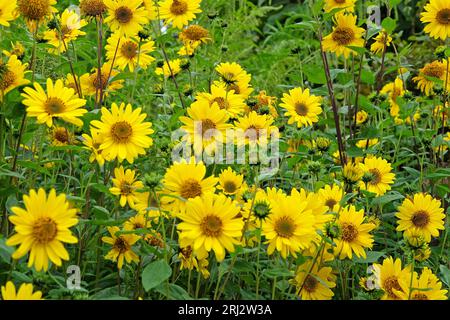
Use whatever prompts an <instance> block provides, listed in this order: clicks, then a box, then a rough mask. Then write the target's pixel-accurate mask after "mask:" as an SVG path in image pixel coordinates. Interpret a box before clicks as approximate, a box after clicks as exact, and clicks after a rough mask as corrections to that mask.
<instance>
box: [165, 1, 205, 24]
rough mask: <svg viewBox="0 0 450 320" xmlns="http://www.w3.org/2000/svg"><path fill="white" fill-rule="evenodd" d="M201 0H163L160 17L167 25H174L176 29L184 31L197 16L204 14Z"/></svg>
mask: <svg viewBox="0 0 450 320" xmlns="http://www.w3.org/2000/svg"><path fill="white" fill-rule="evenodd" d="M200 2H201V0H163V1H160V2H159V17H160V19H163V20H165V24H166V25H168V24H170V23H172V25H173V26H174V27H175V28H178V29H182V28H183V26H186V25H188V24H189V21H191V20H193V19H195V14H196V13H200V12H202V10H201V9H200Z"/></svg>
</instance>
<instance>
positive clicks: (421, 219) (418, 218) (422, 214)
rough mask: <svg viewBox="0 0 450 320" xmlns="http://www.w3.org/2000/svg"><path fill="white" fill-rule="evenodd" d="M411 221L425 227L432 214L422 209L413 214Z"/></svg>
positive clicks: (417, 225)
mask: <svg viewBox="0 0 450 320" xmlns="http://www.w3.org/2000/svg"><path fill="white" fill-rule="evenodd" d="M411 221H412V223H413V224H414V225H415V226H416V227H418V228H423V227H425V226H426V225H427V224H428V223H429V222H430V215H429V214H428V212H426V211H423V210H420V211H417V212H415V213H414V214H413V216H412V219H411Z"/></svg>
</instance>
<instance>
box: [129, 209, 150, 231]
mask: <svg viewBox="0 0 450 320" xmlns="http://www.w3.org/2000/svg"><path fill="white" fill-rule="evenodd" d="M150 227H151V219H150V218H149V217H147V215H146V214H144V213H137V214H136V215H134V216H132V217H131V218H129V219H128V220H127V221H125V222H124V223H123V229H124V230H127V231H132V230H136V229H145V228H150Z"/></svg>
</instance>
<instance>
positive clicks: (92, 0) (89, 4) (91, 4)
mask: <svg viewBox="0 0 450 320" xmlns="http://www.w3.org/2000/svg"><path fill="white" fill-rule="evenodd" d="M80 10H81V13H82V14H84V15H86V16H91V17H95V16H99V15H101V14H102V13H104V12H105V11H106V5H105V4H104V3H103V0H84V1H81V2H80Z"/></svg>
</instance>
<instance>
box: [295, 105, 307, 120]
mask: <svg viewBox="0 0 450 320" xmlns="http://www.w3.org/2000/svg"><path fill="white" fill-rule="evenodd" d="M295 112H297V114H298V115H299V116H303V117H304V116H306V115H307V114H308V107H307V106H306V105H305V104H304V103H302V102H297V103H296V104H295Z"/></svg>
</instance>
